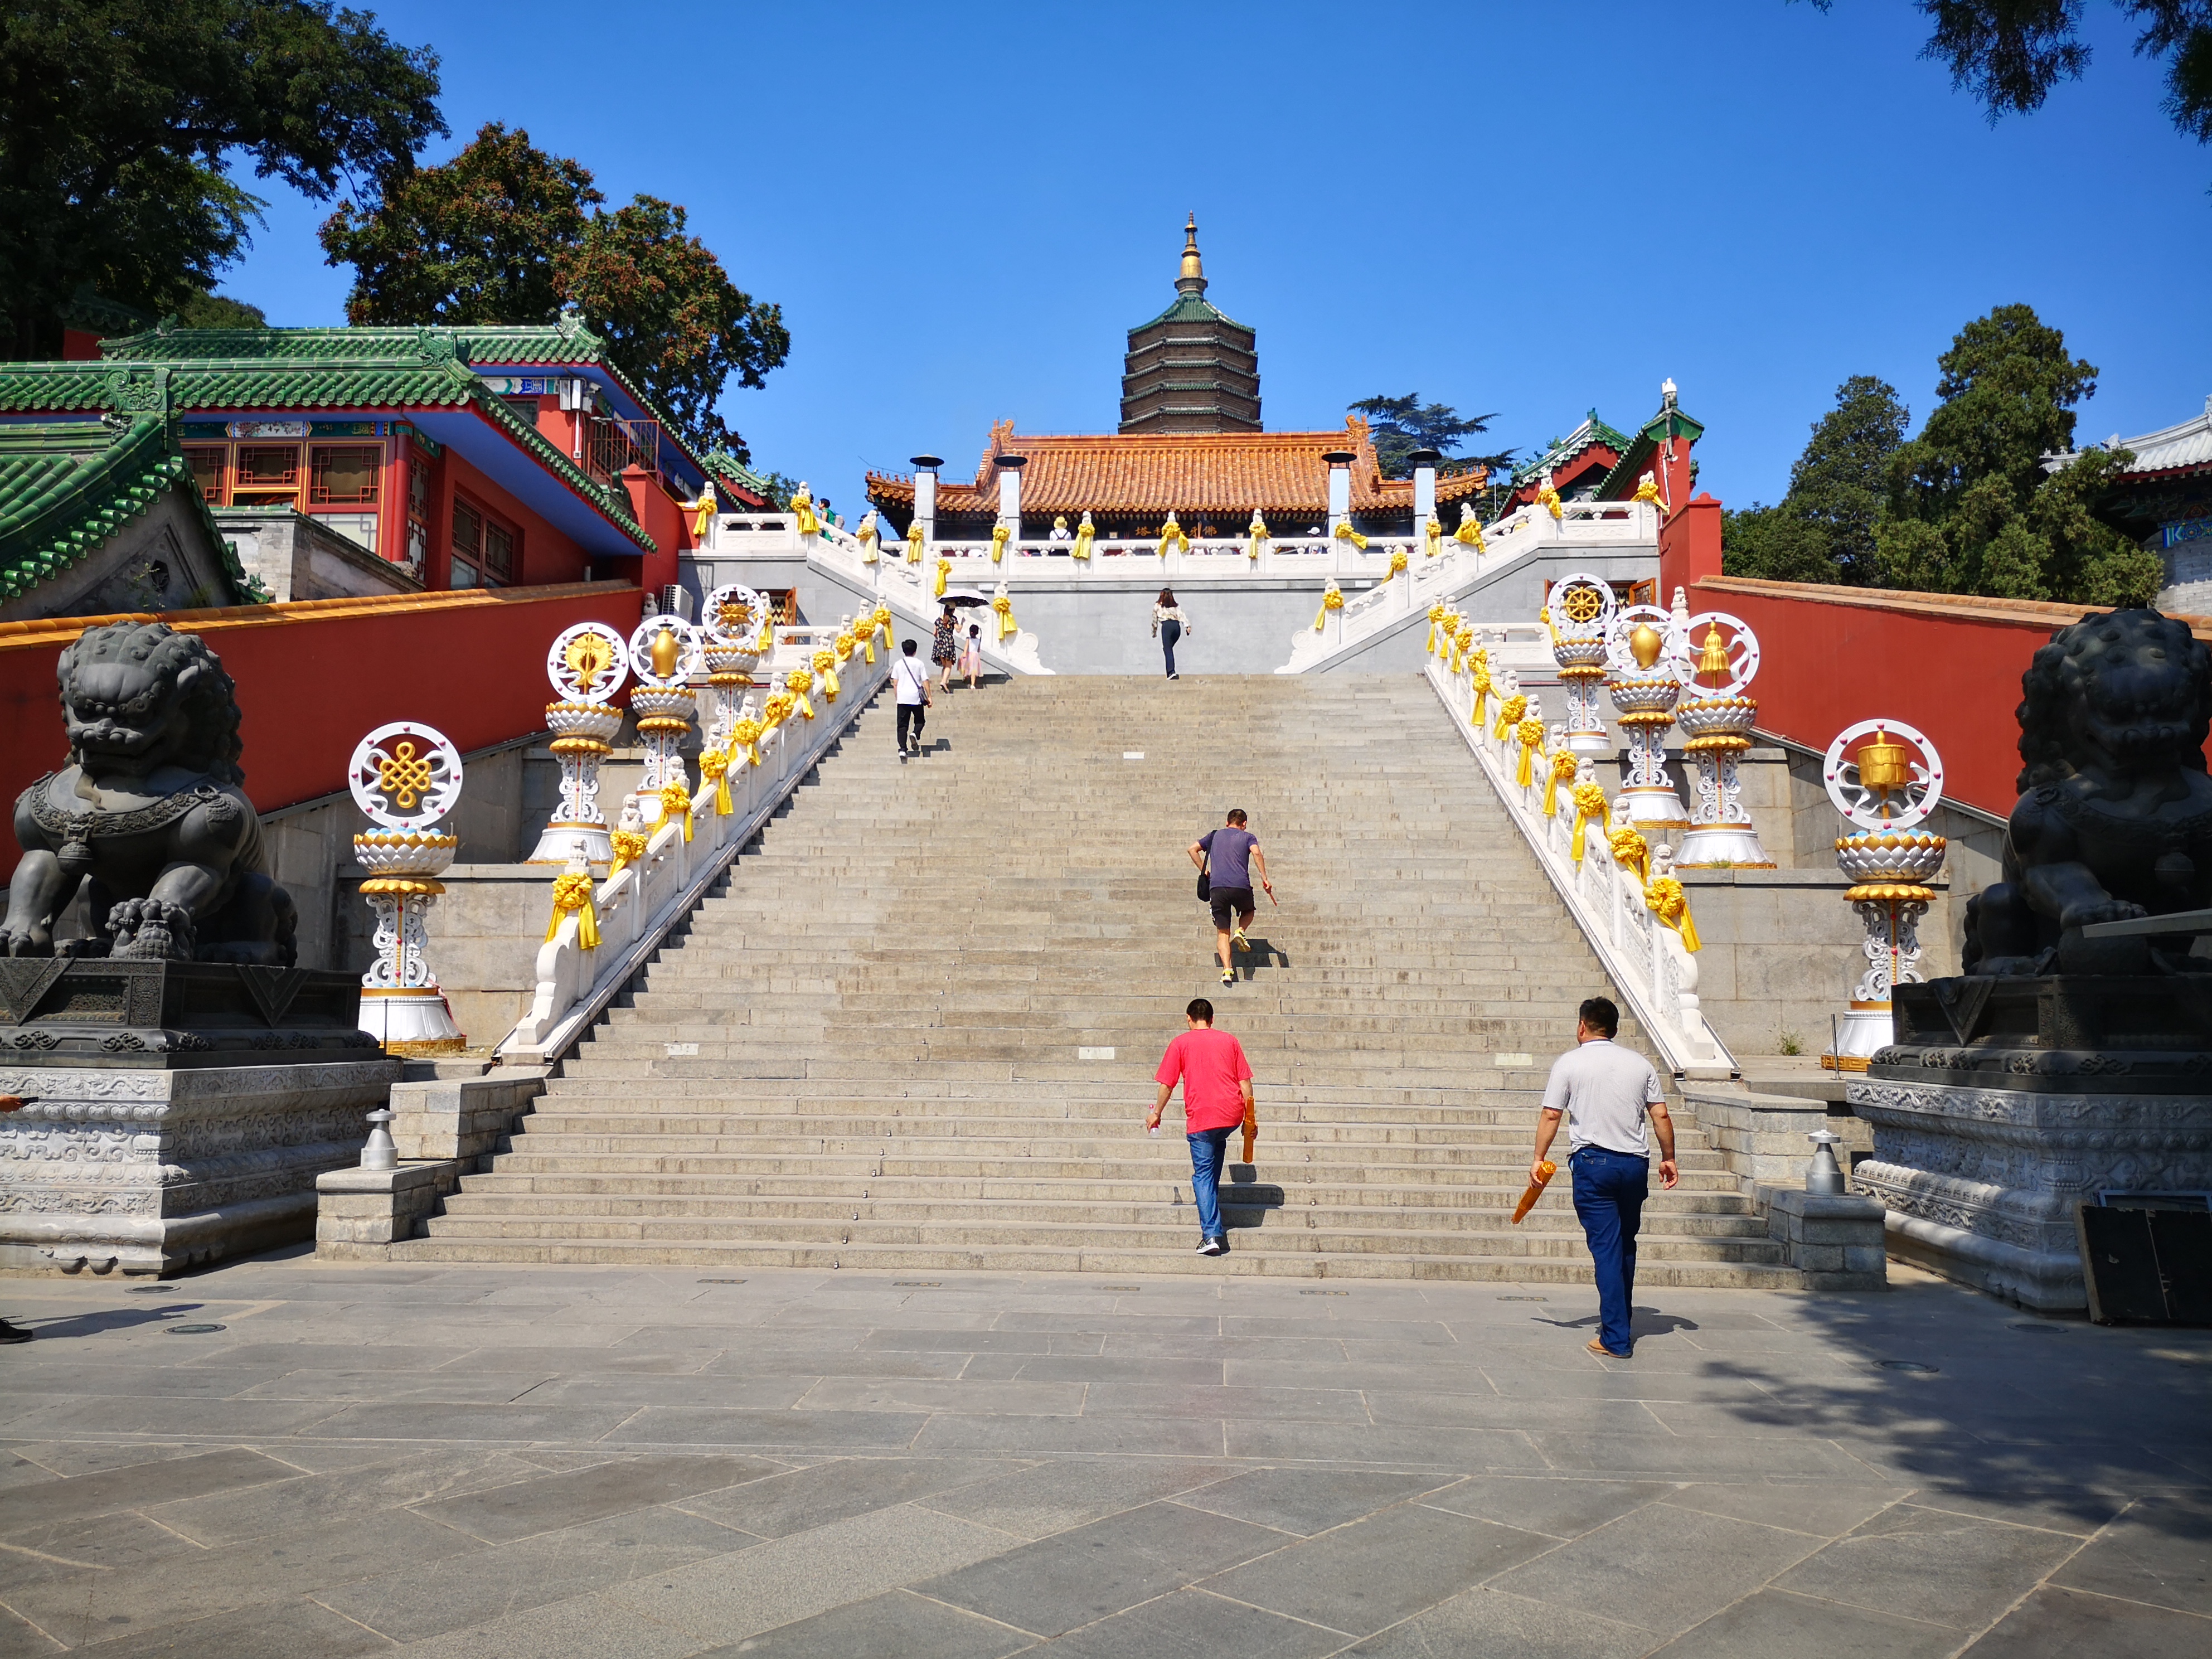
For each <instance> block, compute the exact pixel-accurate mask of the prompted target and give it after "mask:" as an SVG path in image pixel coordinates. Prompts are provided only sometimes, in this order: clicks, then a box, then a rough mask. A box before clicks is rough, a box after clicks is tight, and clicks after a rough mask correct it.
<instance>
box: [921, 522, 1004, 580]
mask: <svg viewBox="0 0 2212 1659" xmlns="http://www.w3.org/2000/svg"><path fill="white" fill-rule="evenodd" d="M1013 534H1014V532H1013V528H1012V526H1010V525H1003V524H994V525H993V526H991V562H992V563H993V564H996V563H998V562H999V561H1000V560H1001V559H1003V558H1005V557H1006V544H1007V543H1008V542H1009V541H1011V540H1012V538H1013ZM938 591H939V592H944V590H943V589H942V588H939V590H938Z"/></svg>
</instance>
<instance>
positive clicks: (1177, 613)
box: [1152, 587, 1190, 680]
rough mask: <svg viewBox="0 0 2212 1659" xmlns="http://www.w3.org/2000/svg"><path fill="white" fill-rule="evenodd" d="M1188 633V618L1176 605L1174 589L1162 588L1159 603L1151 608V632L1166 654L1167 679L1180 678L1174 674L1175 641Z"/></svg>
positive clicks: (1179, 606) (1180, 607)
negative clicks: (1156, 637)
mask: <svg viewBox="0 0 2212 1659" xmlns="http://www.w3.org/2000/svg"><path fill="white" fill-rule="evenodd" d="M1189 631H1190V618H1189V617H1186V616H1184V615H1183V614H1182V606H1181V605H1177V604H1176V596H1175V589H1173V588H1172V587H1163V588H1162V589H1160V599H1159V603H1158V605H1154V606H1153V607H1152V632H1153V634H1154V635H1157V636H1158V639H1159V642H1160V648H1161V649H1162V650H1163V651H1164V652H1165V653H1167V659H1168V678H1170V679H1171V680H1177V679H1181V678H1182V675H1180V674H1178V673H1176V665H1175V648H1176V641H1178V640H1180V639H1181V638H1182V636H1183V635H1185V634H1186V633H1188V632H1189Z"/></svg>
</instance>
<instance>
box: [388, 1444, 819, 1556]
mask: <svg viewBox="0 0 2212 1659" xmlns="http://www.w3.org/2000/svg"><path fill="white" fill-rule="evenodd" d="M788 1468H789V1465H787V1464H784V1463H776V1462H769V1460H767V1459H766V1458H760V1457H724V1456H680V1455H678V1456H659V1457H636V1458H628V1459H624V1460H623V1461H622V1462H612V1463H601V1464H597V1465H594V1466H593V1467H592V1468H584V1469H577V1470H574V1471H572V1472H569V1473H567V1474H541V1475H535V1476H532V1477H530V1478H528V1479H525V1480H513V1481H509V1482H507V1483H506V1484H504V1485H501V1486H491V1487H489V1488H486V1489H485V1490H483V1491H479V1492H469V1493H465V1494H464V1495H463V1496H460V1497H458V1498H441V1499H438V1500H436V1501H435V1502H429V1503H422V1504H417V1505H416V1509H415V1512H416V1514H417V1515H422V1516H428V1518H429V1519H431V1520H433V1521H437V1522H441V1523H443V1524H444V1525H446V1526H448V1527H452V1528H454V1529H455V1530H456V1531H459V1532H464V1533H466V1534H469V1535H470V1536H471V1537H472V1538H477V1539H481V1540H483V1541H484V1542H485V1543H488V1544H506V1543H511V1542H513V1541H514V1540H516V1539H518V1538H527V1537H530V1536H531V1535H532V1534H536V1533H541V1532H556V1531H558V1530H559V1529H560V1528H563V1527H572V1526H575V1525H577V1524H578V1523H579V1522H585V1521H597V1520H599V1519H600V1518H601V1517H602V1516H610V1515H621V1514H624V1513H626V1512H627V1511H629V1510H641V1509H649V1508H651V1507H653V1505H654V1504H665V1503H669V1502H671V1501H673V1500H675V1499H678V1498H691V1497H696V1496H697V1495H698V1494H699V1493H701V1492H717V1491H720V1490H721V1489H722V1488H724V1487H727V1486H739V1485H742V1484H744V1482H746V1481H750V1480H762V1479H763V1478H764V1477H766V1476H768V1475H771V1474H784V1473H785V1472H786V1471H787V1469H788Z"/></svg>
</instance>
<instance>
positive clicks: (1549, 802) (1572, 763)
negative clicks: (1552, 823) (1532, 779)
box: [1544, 749, 1582, 818]
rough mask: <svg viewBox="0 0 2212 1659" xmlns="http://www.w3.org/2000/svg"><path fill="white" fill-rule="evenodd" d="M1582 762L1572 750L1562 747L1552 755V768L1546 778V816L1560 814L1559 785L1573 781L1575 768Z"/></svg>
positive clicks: (1552, 816) (1557, 815) (1551, 816)
mask: <svg viewBox="0 0 2212 1659" xmlns="http://www.w3.org/2000/svg"><path fill="white" fill-rule="evenodd" d="M1581 764H1582V761H1581V759H1580V758H1579V757H1577V756H1576V755H1575V754H1574V753H1573V751H1572V750H1565V749H1562V750H1559V753H1557V754H1555V755H1553V757H1552V769H1551V771H1550V773H1549V774H1548V775H1547V776H1546V777H1545V779H1544V816H1545V817H1547V818H1555V817H1559V786H1560V785H1561V784H1563V783H1570V782H1571V781H1573V779H1574V775H1575V769H1576V768H1577V767H1578V766H1580V765H1581Z"/></svg>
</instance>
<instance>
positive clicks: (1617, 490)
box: [1597, 404, 1705, 501]
mask: <svg viewBox="0 0 2212 1659" xmlns="http://www.w3.org/2000/svg"><path fill="white" fill-rule="evenodd" d="M1704 436H1705V427H1704V425H1703V424H1702V423H1700V422H1697V421H1694V420H1692V419H1691V418H1690V416H1687V415H1685V414H1684V413H1683V412H1682V411H1681V410H1680V409H1678V408H1675V407H1674V405H1673V404H1668V405H1667V406H1666V407H1664V408H1662V409H1661V410H1660V411H1659V412H1658V413H1657V414H1656V415H1654V416H1652V417H1651V418H1650V420H1648V421H1646V422H1644V424H1643V425H1642V426H1640V427H1638V428H1637V429H1636V435H1635V436H1634V437H1633V438H1631V439H1629V440H1628V441H1626V442H1625V443H1620V444H1616V445H1614V446H1613V447H1614V449H1615V451H1616V452H1617V453H1619V454H1620V460H1618V461H1617V462H1615V463H1614V464H1613V471H1610V472H1608V473H1607V474H1606V475H1605V477H1603V478H1601V480H1599V482H1598V486H1597V498H1598V499H1599V500H1600V501H1626V500H1627V499H1628V497H1630V496H1631V495H1634V494H1635V493H1636V486H1637V483H1638V482H1639V481H1640V480H1641V479H1642V478H1643V477H1644V474H1645V473H1646V472H1648V471H1650V470H1651V458H1652V457H1653V456H1655V455H1656V454H1657V453H1659V446H1660V444H1661V443H1662V441H1664V440H1666V439H1668V438H1687V439H1688V440H1689V441H1691V442H1692V443H1695V442H1697V441H1698V440H1699V439H1700V438H1702V437H1704Z"/></svg>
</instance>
